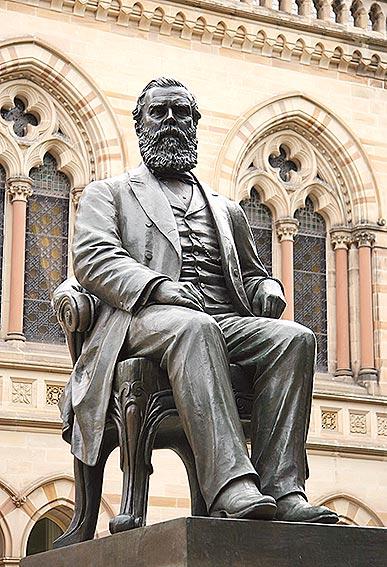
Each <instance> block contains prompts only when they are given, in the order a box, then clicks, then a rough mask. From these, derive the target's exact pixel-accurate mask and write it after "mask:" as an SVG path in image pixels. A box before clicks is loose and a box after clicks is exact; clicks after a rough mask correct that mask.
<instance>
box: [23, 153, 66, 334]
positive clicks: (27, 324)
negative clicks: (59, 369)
mask: <svg viewBox="0 0 387 567" xmlns="http://www.w3.org/2000/svg"><path fill="white" fill-rule="evenodd" d="M30 177H31V179H32V180H33V185H32V188H33V195H32V197H30V199H29V201H28V207H27V226H26V261H25V283H24V334H25V337H26V339H27V340H29V341H35V342H42V343H63V342H64V336H63V333H62V331H61V329H60V327H59V325H58V323H57V321H56V317H55V316H54V314H53V311H52V307H51V297H52V292H53V291H54V289H55V288H56V287H57V286H58V285H59V284H60V283H61V282H62V281H63V280H64V279H65V278H66V277H67V254H68V215H69V194H70V181H69V179H68V178H67V177H66V175H65V174H64V173H62V172H60V171H58V167H57V163H56V160H55V158H54V157H53V156H52V155H51V154H49V153H47V154H46V155H45V156H44V159H43V165H42V166H40V167H36V168H33V169H32V170H31V171H30Z"/></svg>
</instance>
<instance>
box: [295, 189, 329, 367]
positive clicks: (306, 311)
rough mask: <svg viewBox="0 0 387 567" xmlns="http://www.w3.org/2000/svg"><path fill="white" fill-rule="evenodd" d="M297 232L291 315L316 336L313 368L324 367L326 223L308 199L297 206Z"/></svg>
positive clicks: (326, 339) (325, 365)
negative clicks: (314, 366) (301, 205)
mask: <svg viewBox="0 0 387 567" xmlns="http://www.w3.org/2000/svg"><path fill="white" fill-rule="evenodd" d="M295 217H296V218H297V219H298V220H299V223H300V226H299V232H298V235H297V236H296V237H295V239H294V318H295V320H296V321H297V322H298V323H302V324H303V325H305V326H306V327H309V328H310V329H312V330H313V332H314V333H315V335H316V338H317V369H318V370H319V371H320V372H324V371H326V370H327V360H328V336H327V291H326V287H327V282H326V227H325V221H324V219H323V218H322V216H321V215H319V214H318V213H315V212H314V208H313V203H312V201H311V199H309V198H307V199H306V206H305V208H301V209H298V210H297V211H296V213H295Z"/></svg>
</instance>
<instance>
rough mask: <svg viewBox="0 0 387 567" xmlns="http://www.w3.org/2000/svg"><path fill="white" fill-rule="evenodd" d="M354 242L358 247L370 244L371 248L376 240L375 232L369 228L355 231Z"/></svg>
mask: <svg viewBox="0 0 387 567" xmlns="http://www.w3.org/2000/svg"><path fill="white" fill-rule="evenodd" d="M353 239H354V242H356V244H357V246H358V248H360V247H361V246H368V247H369V248H371V247H372V246H373V244H374V242H375V234H374V233H373V232H371V231H369V230H359V231H356V232H355V233H354V238H353Z"/></svg>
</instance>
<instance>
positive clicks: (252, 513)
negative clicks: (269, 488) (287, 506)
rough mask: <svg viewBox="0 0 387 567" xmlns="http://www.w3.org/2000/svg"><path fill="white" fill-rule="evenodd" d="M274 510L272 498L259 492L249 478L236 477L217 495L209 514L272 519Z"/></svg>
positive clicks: (238, 517)
mask: <svg viewBox="0 0 387 567" xmlns="http://www.w3.org/2000/svg"><path fill="white" fill-rule="evenodd" d="M276 510H277V506H276V503H275V500H274V498H272V497H271V496H264V495H263V494H261V493H260V492H259V490H258V488H257V487H256V485H255V483H254V482H253V481H252V480H251V479H237V480H235V481H233V482H231V483H230V484H229V485H227V486H226V487H225V488H224V489H223V490H222V491H221V492H220V494H219V495H218V496H217V498H216V499H215V501H214V503H213V505H212V506H211V508H210V516H212V517H214V518H233V519H235V520H241V519H245V520H246V519H248V520H272V519H273V518H274V516H275V513H276Z"/></svg>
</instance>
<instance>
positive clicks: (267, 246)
mask: <svg viewBox="0 0 387 567" xmlns="http://www.w3.org/2000/svg"><path fill="white" fill-rule="evenodd" d="M241 207H242V209H243V210H244V212H245V214H246V216H247V219H248V221H249V224H250V226H251V230H252V233H253V237H254V241H255V244H256V246H257V250H258V255H259V258H260V260H261V262H262V263H263V265H264V266H265V268H266V270H267V271H268V272H269V274H270V275H271V273H272V238H273V236H272V231H273V218H272V214H271V212H270V209H269V208H268V207H266V205H264V204H263V203H262V202H261V199H260V197H259V195H258V193H257V192H256V191H255V189H253V190H252V191H251V196H250V199H245V200H243V201H241Z"/></svg>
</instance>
